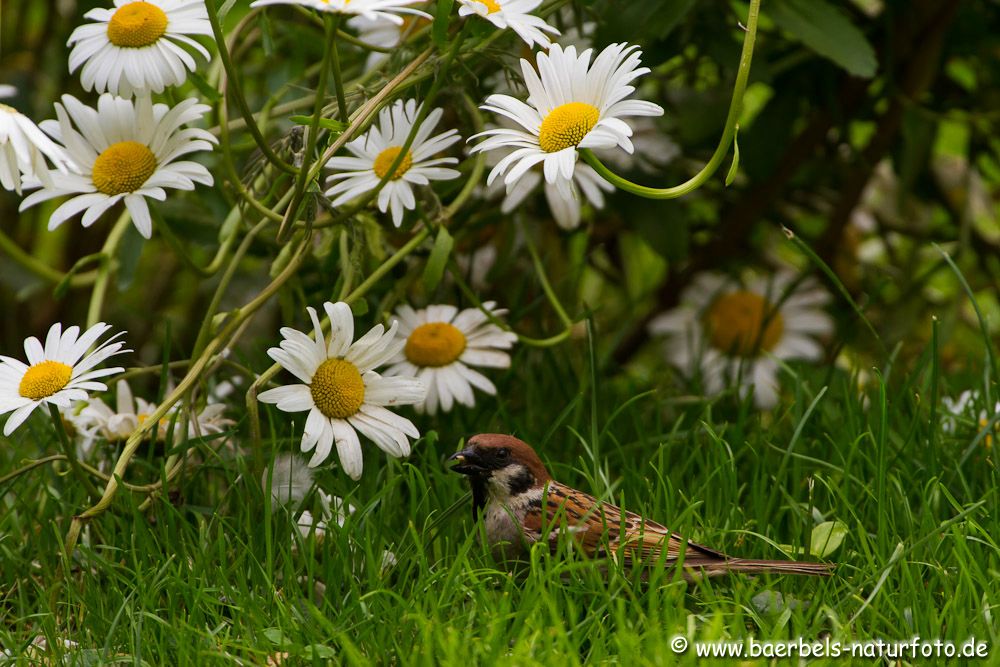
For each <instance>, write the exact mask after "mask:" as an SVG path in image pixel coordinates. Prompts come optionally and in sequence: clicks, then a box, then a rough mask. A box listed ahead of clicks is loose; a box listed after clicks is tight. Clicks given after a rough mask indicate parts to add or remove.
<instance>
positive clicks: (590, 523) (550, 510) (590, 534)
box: [524, 481, 727, 564]
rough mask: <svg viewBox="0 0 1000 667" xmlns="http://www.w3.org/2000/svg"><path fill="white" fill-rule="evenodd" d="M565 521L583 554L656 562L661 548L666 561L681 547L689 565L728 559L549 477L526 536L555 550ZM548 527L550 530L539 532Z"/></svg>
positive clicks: (529, 514)
mask: <svg viewBox="0 0 1000 667" xmlns="http://www.w3.org/2000/svg"><path fill="white" fill-rule="evenodd" d="M563 525H565V526H567V527H568V530H569V532H570V533H571V534H572V535H573V538H574V540H575V541H576V543H577V544H578V545H579V546H580V547H581V548H582V549H583V551H584V553H586V554H587V555H589V556H594V557H611V558H617V557H622V558H624V559H625V563H626V564H632V563H634V562H644V563H650V564H651V563H655V562H658V561H659V559H660V558H661V556H662V555H663V551H664V549H665V550H666V561H667V563H669V562H671V561H675V560H677V559H678V558H679V557H680V555H681V553H682V552H683V554H684V560H685V561H691V562H692V564H694V563H700V564H704V563H706V562H707V561H720V560H721V561H725V560H727V557H726V556H725V555H724V554H722V553H719V552H718V551H715V550H713V549H709V548H708V547H705V546H702V545H700V544H695V543H693V542H687V541H685V540H684V538H683V537H681V536H680V535H678V534H676V533H673V532H671V531H670V530H669V529H668V528H666V527H665V526H663V525H661V524H659V523H656V522H655V521H650V520H649V519H643V518H642V517H641V516H639V515H638V514H635V513H633V512H627V511H623V510H622V509H621V508H619V507H616V506H615V505H612V504H611V503H604V502H601V501H599V500H597V499H596V498H594V497H593V496H590V495H588V494H586V493H583V492H582V491H577V490H576V489H572V488H570V487H568V486H566V485H564V484H560V483H558V482H554V481H553V482H550V483H549V485H548V487H547V493H546V494H545V495H544V496H543V498H542V502H541V503H540V504H538V505H535V506H532V507H530V508H529V509H528V512H527V514H526V515H525V518H524V530H525V537H526V538H527V539H528V541H530V542H536V541H539V540H543V539H547V540H548V542H549V545H550V548H551V549H552V550H553V551H554V550H555V549H556V546H557V541H558V539H559V534H560V530H559V527H560V526H563ZM546 531H547V532H548V535H544V534H543V533H544V532H546Z"/></svg>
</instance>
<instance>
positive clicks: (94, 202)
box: [20, 94, 217, 239]
mask: <svg viewBox="0 0 1000 667" xmlns="http://www.w3.org/2000/svg"><path fill="white" fill-rule="evenodd" d="M208 110H209V107H208V106H206V105H204V104H198V101H197V100H195V99H193V98H192V99H187V100H184V101H182V102H181V103H179V104H178V105H177V106H175V107H173V108H171V107H168V106H167V105H166V104H153V103H152V102H151V101H150V99H149V97H139V98H137V99H136V100H135V101H134V102H133V101H132V100H126V99H122V98H120V97H115V96H113V95H109V94H104V95H101V97H100V99H98V100H97V108H96V109H93V108H91V107H88V106H86V105H84V104H83V103H82V102H80V101H79V100H77V99H76V98H75V97H73V96H72V95H63V97H62V104H59V103H56V116H57V117H58V118H59V121H58V122H56V121H52V120H47V121H45V122H43V123H42V125H41V127H42V129H43V130H45V131H46V132H48V133H49V135H50V136H52V137H53V138H54V139H55V140H56V141H59V142H60V143H62V144H63V145H64V146H65V147H66V149H67V150H68V152H69V155H70V157H71V158H72V160H73V162H74V164H75V166H76V167H77V169H78V171H79V172H80V173H78V174H59V173H55V172H49V173H50V177H51V180H52V185H49V186H44V187H43V189H41V190H39V191H37V192H33V193H32V194H30V195H29V196H28V197H26V198H25V199H24V201H23V202H21V208H20V210H21V211H23V210H25V209H26V208H28V207H30V206H34V205H35V204H38V203H40V202H43V201H47V200H49V199H54V198H56V197H62V196H66V195H74V196H72V197H71V198H70V199H69V200H68V201H67V202H65V203H64V204H63V205H62V206H60V207H59V208H57V209H56V210H55V212H53V213H52V217H50V218H49V229H55V228H56V227H58V226H59V225H61V224H62V223H64V222H65V221H66V220H68V219H69V218H71V217H73V216H74V215H76V214H77V213H79V212H81V211H85V212H84V214H83V226H84V227H89V226H91V225H92V224H94V223H95V222H96V221H97V219H98V218H100V217H101V215H102V214H103V213H104V212H105V211H107V210H108V209H109V208H111V207H112V206H114V205H115V204H117V203H118V202H120V201H124V202H125V206H126V207H127V208H128V211H129V213H130V214H131V216H132V223H133V224H134V225H135V228H136V229H138V230H139V233H140V234H142V235H143V236H144V237H145V238H147V239H148V238H149V237H150V236H151V235H152V233H153V223H152V220H151V218H150V215H149V207H148V206H147V204H146V197H151V198H153V199H158V200H160V201H163V200H164V199H166V198H167V193H166V192H165V191H164V188H176V189H178V190H194V187H195V183H201V184H203V185H212V183H213V180H212V175H211V174H210V173H209V172H208V169H206V168H205V167H204V166H203V165H200V164H198V163H197V162H191V161H188V160H180V161H178V160H177V158H179V157H181V156H183V155H187V154H188V153H194V152H196V151H205V150H212V145H213V144H215V143H216V142H217V141H216V139H215V137H213V136H212V135H211V134H210V133H208V132H207V131H205V130H201V129H197V128H183V126H184V125H185V124H187V123H190V122H192V121H196V120H199V119H200V118H201V117H202V116H203V115H204V114H205V113H206V112H207V111H208ZM74 125H76V128H74ZM77 128H79V129H77Z"/></svg>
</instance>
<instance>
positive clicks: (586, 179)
mask: <svg viewBox="0 0 1000 667" xmlns="http://www.w3.org/2000/svg"><path fill="white" fill-rule="evenodd" d="M498 152H499V151H498ZM500 159H502V156H496V157H494V154H492V153H491V154H489V155H487V157H486V162H487V164H490V163H493V164H496V162H497V161H498V160H500ZM539 186H544V191H545V200H546V201H547V202H548V204H549V210H550V211H551V212H552V217H553V218H555V220H556V223H557V224H558V225H559V226H560V227H562V228H563V229H576V228H577V227H579V226H580V217H581V212H582V209H583V201H582V199H581V194H582V195H583V199H586V200H587V202H589V203H590V205H591V206H593V207H594V208H595V209H602V208H604V193H605V192H611V191H612V190H614V189H615V188H614V186H613V185H611V184H610V183H608V182H607V181H606V180H604V179H603V178H601V177H600V175H599V174H598V173H597V172H596V171H594V170H593V169H592V168H591V167H590V165H586V164H581V165H577V167H576V169H575V170H574V171H573V178H571V179H570V180H568V181H565V180H562V179H560V180H557V181H556V182H555V183H549V182H547V181H545V179H544V178H543V176H542V171H541V169H540V168H538V166H536V167H534V168H532V169H529V170H528V171H527V172H526V173H525V174H524V176H522V177H521V178H520V179H518V180H517V181H515V182H513V183H511V184H509V185H504V184H502V183H500V182H499V181H494V182H493V184H492V185H490V186H489V190H490V192H491V193H496V192H503V193H504V199H503V202H502V203H501V204H500V212H501V213H505V214H506V213H511V212H512V211H514V210H515V209H517V208H518V207H519V206H520V205H521V204H522V203H524V200H525V199H527V198H528V197H529V196H530V195H531V194H533V193H534V192H535V191H536V190H537V189H538V187H539Z"/></svg>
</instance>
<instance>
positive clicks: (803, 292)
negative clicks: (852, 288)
mask: <svg viewBox="0 0 1000 667" xmlns="http://www.w3.org/2000/svg"><path fill="white" fill-rule="evenodd" d="M795 280H796V276H795V275H794V274H792V273H790V272H781V273H778V274H777V275H775V276H774V277H773V279H771V280H770V281H769V280H765V279H754V280H750V281H746V282H745V283H743V282H740V281H736V280H734V279H732V278H729V277H727V276H723V275H720V274H717V273H702V274H699V275H698V276H696V277H695V279H694V280H693V281H692V283H691V285H690V286H688V287H687V288H686V289H685V290H684V292H683V293H682V294H681V304H680V305H679V306H678V307H677V308H675V309H674V310H672V311H669V312H667V313H663V314H661V315H659V316H657V317H656V318H654V319H653V321H652V322H651V323H650V325H649V329H650V332H651V333H653V334H658V335H664V336H667V339H666V352H667V357H668V359H669V360H670V362H671V363H673V364H674V365H675V366H677V367H678V368H680V369H681V371H682V372H684V373H685V374H687V375H689V376H692V377H694V376H698V375H699V374H700V377H701V382H702V387H703V389H704V390H705V393H706V394H708V395H713V394H717V393H719V392H720V391H722V390H723V389H724V388H725V387H726V386H727V385H728V384H730V383H738V384H739V386H740V392H741V395H745V394H746V393H747V391H748V390H749V389H750V388H751V387H753V394H754V401H755V403H756V405H757V407H758V408H760V409H769V408H772V407H774V406H775V405H776V404H777V401H778V390H779V384H778V370H779V361H784V360H791V359H803V360H807V361H816V360H818V359H820V358H821V357H822V356H823V346H822V345H821V344H820V342H819V341H818V340H817V338H820V337H824V336H828V335H830V334H831V333H833V320H832V319H831V318H830V316H829V315H828V314H827V313H826V312H825V311H824V310H823V306H824V305H825V304H826V303H827V302H828V301H829V300H830V295H829V294H828V293H827V291H826V290H825V289H823V288H822V287H821V286H820V285H819V284H818V283H817V282H816V281H815V280H813V279H811V278H806V279H805V280H803V281H802V282H801V283H799V284H798V285H797V286H796V287H794V289H793V290H792V291H791V292H790V293H786V292H788V290H789V289H790V288H791V287H792V283H793V282H794V281H795Z"/></svg>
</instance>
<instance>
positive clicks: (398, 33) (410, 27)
mask: <svg viewBox="0 0 1000 667" xmlns="http://www.w3.org/2000/svg"><path fill="white" fill-rule="evenodd" d="M421 1H423V0H421ZM427 24H428V22H427V20H426V19H422V18H420V17H417V16H406V17H404V18H403V21H402V23H399V22H397V21H390V20H388V19H369V18H366V17H364V16H354V17H351V18H350V19H348V21H347V25H348V26H349V27H351V28H353V29H354V30H357V31H358V39H360V40H361V41H362V42H364V43H365V44H371V45H372V46H377V47H379V48H382V49H395V48H396V47H398V46H400V45H401V44H402V43H403V41H404V40H405V39H406V37H407V35H409V34H410V33H412V32H413V31H414V29H415V28H416V27H418V26H420V25H427ZM388 57H389V54H388V53H383V52H382V51H371V52H370V53H369V54H368V59H367V60H366V61H365V71H366V72H367V71H369V70H371V69H373V68H375V67H376V66H377V65H378V64H379V63H381V62H382V61H383V60H385V59H386V58H388Z"/></svg>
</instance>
